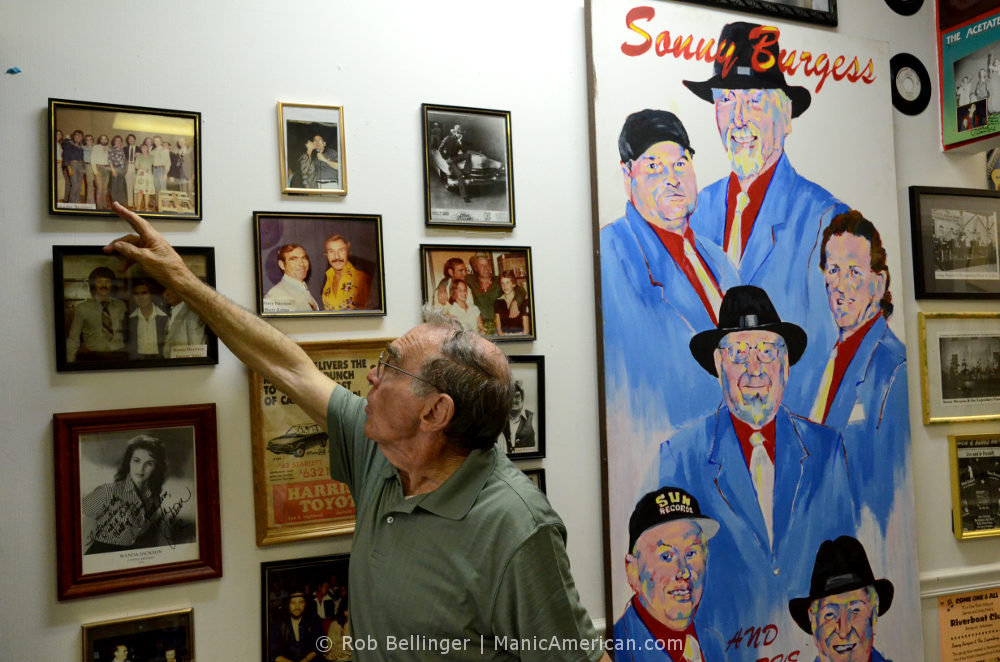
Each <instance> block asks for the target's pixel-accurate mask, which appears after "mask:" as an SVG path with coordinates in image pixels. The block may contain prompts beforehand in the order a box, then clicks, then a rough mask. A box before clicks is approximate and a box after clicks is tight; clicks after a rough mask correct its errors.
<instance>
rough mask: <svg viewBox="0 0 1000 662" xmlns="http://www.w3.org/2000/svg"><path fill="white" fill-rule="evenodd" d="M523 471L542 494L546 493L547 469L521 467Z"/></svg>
mask: <svg viewBox="0 0 1000 662" xmlns="http://www.w3.org/2000/svg"><path fill="white" fill-rule="evenodd" d="M521 471H522V472H524V475H525V476H527V477H528V478H530V479H531V482H533V483H534V484H535V487H537V488H538V489H539V490H540V491H541V492H542V494H545V469H521Z"/></svg>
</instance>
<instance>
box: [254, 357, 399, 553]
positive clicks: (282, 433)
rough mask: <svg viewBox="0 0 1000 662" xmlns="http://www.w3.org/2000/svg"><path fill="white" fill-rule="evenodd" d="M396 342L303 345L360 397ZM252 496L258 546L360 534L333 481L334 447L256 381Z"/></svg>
mask: <svg viewBox="0 0 1000 662" xmlns="http://www.w3.org/2000/svg"><path fill="white" fill-rule="evenodd" d="M390 342H391V339H382V340H345V341H335V342H318V343H304V344H303V345H302V349H304V350H305V351H306V354H308V355H309V357H310V358H311V359H312V360H313V362H315V364H316V367H317V368H319V369H320V370H322V371H323V373H325V374H326V375H327V376H328V377H329V378H330V379H332V380H334V381H336V382H337V383H339V384H340V385H341V386H343V387H344V388H347V389H350V390H351V391H352V392H354V393H355V394H357V395H360V396H362V397H364V396H366V395H368V389H369V387H370V385H369V383H368V381H367V380H366V379H365V377H366V375H367V374H368V371H369V370H371V368H372V366H373V365H375V364H376V363H377V362H378V355H379V353H380V352H381V351H382V350H383V349H385V347H386V345H388V344H389V343H390ZM250 416H251V440H252V444H253V494H254V510H255V513H256V517H255V520H256V525H257V544H258V545H271V544H275V543H282V542H291V541H294V540H306V539H310V538H319V537H323V536H332V535H340V534H349V533H353V532H354V500H353V499H352V498H351V493H350V491H349V490H348V489H347V485H345V484H344V483H340V482H338V481H335V480H333V479H332V478H330V456H329V448H328V446H329V443H330V440H329V438H328V437H327V435H326V433H325V432H323V430H322V428H320V426H319V425H317V424H315V423H314V422H313V421H312V419H311V418H309V416H308V415H306V413H305V412H304V411H302V409H301V408H300V407H299V406H298V405H296V404H294V403H293V402H292V401H291V400H290V399H289V398H288V396H286V395H284V394H283V393H281V392H280V391H278V389H277V388H276V387H275V386H274V385H273V384H272V383H271V382H270V381H269V380H267V379H264V378H263V377H261V376H260V375H258V374H257V373H255V372H251V373H250Z"/></svg>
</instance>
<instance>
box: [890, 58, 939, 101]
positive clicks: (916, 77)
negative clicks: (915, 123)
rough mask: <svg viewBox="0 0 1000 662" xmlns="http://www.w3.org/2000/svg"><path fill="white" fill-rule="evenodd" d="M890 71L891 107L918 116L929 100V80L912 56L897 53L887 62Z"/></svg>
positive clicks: (920, 65) (921, 66) (921, 65)
mask: <svg viewBox="0 0 1000 662" xmlns="http://www.w3.org/2000/svg"><path fill="white" fill-rule="evenodd" d="M889 68H890V69H891V71H892V105H893V106H895V107H896V110H898V111H899V112H901V113H905V114H906V115H919V114H920V113H922V112H923V111H924V109H925V108H927V104H928V103H930V100H931V78H930V76H929V75H927V69H926V68H925V67H924V65H923V64H921V62H920V60H918V59H917V58H916V57H914V56H913V55H910V54H909V53H898V54H896V55H894V56H893V57H892V59H891V60H889Z"/></svg>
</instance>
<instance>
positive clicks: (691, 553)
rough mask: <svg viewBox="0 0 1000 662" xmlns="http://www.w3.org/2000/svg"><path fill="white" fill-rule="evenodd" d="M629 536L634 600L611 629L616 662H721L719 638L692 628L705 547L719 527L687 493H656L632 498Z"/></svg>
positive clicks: (670, 490) (629, 570)
mask: <svg viewBox="0 0 1000 662" xmlns="http://www.w3.org/2000/svg"><path fill="white" fill-rule="evenodd" d="M628 530H629V550H630V551H629V553H628V554H627V555H626V556H625V573H626V576H627V577H628V583H629V586H631V587H632V590H633V591H634V593H635V594H634V595H633V596H632V600H631V601H630V602H629V604H628V607H626V608H625V612H624V613H623V614H622V617H621V618H620V619H618V622H617V623H615V642H616V647H617V648H618V649H619V650H620V651H621V652H619V653H618V657H616V659H624V660H632V661H634V662H645V661H648V662H664V660H666V659H667V657H669V659H670V660H671V661H672V662H713V660H719V661H720V662H721V661H723V660H725V659H726V657H725V654H724V653H723V648H724V646H723V645H722V642H721V639H720V637H719V635H718V633H716V632H715V631H714V630H712V629H711V628H699V629H698V631H696V630H695V625H694V618H695V614H696V613H697V612H698V605H699V604H700V603H701V596H702V593H703V591H704V589H705V581H706V579H707V571H708V541H709V539H710V538H712V536H714V535H715V534H716V533H717V532H718V530H719V523H718V522H716V521H715V520H714V519H712V518H711V517H706V516H704V515H702V513H701V509H700V508H699V507H698V500H697V499H695V498H694V497H693V496H691V495H690V494H688V493H687V492H686V491H684V490H682V489H680V488H679V487H661V488H660V489H658V490H654V491H652V492H649V493H648V494H646V495H645V496H643V497H642V498H641V499H639V502H638V503H636V505H635V510H634V511H632V517H631V518H629V523H628ZM629 641H632V642H634V644H629V643H627V642H629Z"/></svg>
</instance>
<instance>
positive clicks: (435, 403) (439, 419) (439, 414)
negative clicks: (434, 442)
mask: <svg viewBox="0 0 1000 662" xmlns="http://www.w3.org/2000/svg"><path fill="white" fill-rule="evenodd" d="M454 417H455V401H454V400H452V399H451V396H450V395H448V394H447V393H438V394H437V395H436V396H435V397H434V399H433V400H432V401H430V402H429V403H428V404H427V405H426V406H425V407H424V410H423V412H422V413H421V414H420V426H421V427H422V428H423V429H424V430H425V431H427V432H443V431H444V429H445V428H447V427H448V424H449V423H451V419H452V418H454Z"/></svg>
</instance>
